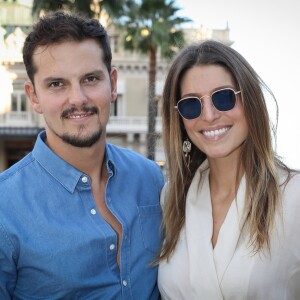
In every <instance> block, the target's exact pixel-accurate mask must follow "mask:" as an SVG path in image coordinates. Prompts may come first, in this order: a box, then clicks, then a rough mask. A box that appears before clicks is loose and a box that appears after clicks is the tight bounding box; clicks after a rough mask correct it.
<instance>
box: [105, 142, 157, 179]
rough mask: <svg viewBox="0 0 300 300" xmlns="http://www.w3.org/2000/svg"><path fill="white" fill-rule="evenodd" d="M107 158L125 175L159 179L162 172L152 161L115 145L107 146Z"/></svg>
mask: <svg viewBox="0 0 300 300" xmlns="http://www.w3.org/2000/svg"><path fill="white" fill-rule="evenodd" d="M107 151H108V153H107V154H108V157H107V159H108V160H110V161H111V162H112V163H113V164H114V165H115V167H116V168H117V169H118V170H119V171H124V172H126V173H130V172H131V173H134V174H135V175H136V174H141V173H142V174H143V175H144V176H146V174H148V175H150V176H155V177H157V176H158V177H161V176H162V171H161V168H160V167H159V165H158V164H157V163H156V162H155V161H153V160H150V159H148V158H147V157H145V156H143V155H142V154H140V153H137V152H135V151H133V150H130V149H126V148H122V147H119V146H116V145H112V144H107Z"/></svg>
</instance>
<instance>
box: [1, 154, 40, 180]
mask: <svg viewBox="0 0 300 300" xmlns="http://www.w3.org/2000/svg"><path fill="white" fill-rule="evenodd" d="M33 161H34V157H33V155H32V152H30V153H29V154H27V155H26V156H25V157H24V158H22V159H21V160H19V161H18V162H16V163H15V164H14V165H12V166H11V167H9V168H8V169H6V170H5V171H3V172H2V173H0V185H1V184H2V183H5V182H6V181H7V180H11V179H13V178H14V177H16V176H21V177H22V176H23V175H22V174H23V172H24V170H25V169H26V168H27V167H28V166H29V165H31V163H32V162H33Z"/></svg>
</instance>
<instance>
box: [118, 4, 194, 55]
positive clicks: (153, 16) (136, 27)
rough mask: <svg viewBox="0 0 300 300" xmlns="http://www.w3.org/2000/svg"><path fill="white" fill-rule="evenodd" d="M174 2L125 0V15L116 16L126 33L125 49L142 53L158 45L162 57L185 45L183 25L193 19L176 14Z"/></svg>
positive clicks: (176, 9)
mask: <svg viewBox="0 0 300 300" xmlns="http://www.w3.org/2000/svg"><path fill="white" fill-rule="evenodd" d="M174 3H175V2H174V0H171V1H168V0H142V1H133V0H129V1H126V5H125V6H124V8H123V10H124V14H123V17H121V18H119V19H117V20H115V23H116V24H117V25H118V26H119V27H120V28H122V32H123V33H124V46H125V49H128V50H137V51H140V52H142V53H148V51H149V49H154V50H158V49H159V50H160V52H161V54H162V56H163V57H167V58H171V57H172V56H173V54H174V52H176V51H177V50H178V49H179V48H181V47H182V46H183V45H184V35H183V32H182V30H181V28H180V25H182V24H183V23H185V22H189V21H190V20H189V19H188V18H183V17H179V16H177V15H176V14H177V12H178V10H179V8H177V7H175V6H174Z"/></svg>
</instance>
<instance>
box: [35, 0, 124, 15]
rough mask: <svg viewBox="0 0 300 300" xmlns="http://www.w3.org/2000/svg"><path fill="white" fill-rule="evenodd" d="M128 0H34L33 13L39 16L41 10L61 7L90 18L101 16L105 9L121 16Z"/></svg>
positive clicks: (52, 9) (48, 10)
mask: <svg viewBox="0 0 300 300" xmlns="http://www.w3.org/2000/svg"><path fill="white" fill-rule="evenodd" d="M125 1H126V0H96V1H94V0H51V1H49V0H33V6H32V14H33V15H36V16H39V15H40V13H41V11H45V12H50V11H55V10H59V9H64V10H69V11H77V12H80V13H81V14H84V15H86V16H87V17H90V18H99V17H100V15H101V12H102V10H103V9H105V10H106V11H107V13H108V14H109V15H114V17H118V16H121V15H122V13H123V5H124V3H125Z"/></svg>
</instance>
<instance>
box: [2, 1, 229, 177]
mask: <svg viewBox="0 0 300 300" xmlns="http://www.w3.org/2000/svg"><path fill="white" fill-rule="evenodd" d="M34 21H35V20H34V19H33V18H32V15H31V6H30V5H28V4H22V3H21V2H19V1H12V0H11V1H9V0H6V1H4V0H0V78H1V80H0V90H1V93H0V172H1V171H3V170H4V169H6V168H8V167H10V166H11V165H12V164H14V163H15V162H16V161H18V160H19V159H21V158H22V157H23V156H24V155H26V154H27V153H28V152H29V151H31V150H32V148H33V145H34V142H35V139H36V136H37V134H38V133H39V132H40V131H41V130H43V128H44V122H43V118H42V116H40V115H38V114H36V113H35V112H34V111H33V109H32V107H31V104H30V103H29V100H28V99H27V97H26V95H25V92H24V83H25V81H26V80H28V78H27V74H26V71H25V68H24V65H23V62H22V46H23V42H24V39H25V38H26V35H27V33H28V32H29V31H30V29H31V26H32V24H33V22H34ZM184 32H185V36H186V40H187V42H188V43H190V42H194V41H196V40H203V39H208V38H213V39H217V40H220V41H222V42H224V43H226V44H229V45H230V44H231V41H230V39H229V28H228V26H227V28H225V29H221V30H211V29H206V28H204V27H201V28H190V29H184ZM108 33H109V35H110V40H111V48H112V54H113V65H114V66H116V67H117V69H118V87H117V88H118V99H117V101H116V102H115V103H114V104H113V105H112V107H111V117H110V121H109V124H108V126H107V139H108V141H109V142H112V143H114V144H117V145H119V146H122V147H126V148H130V149H133V150H135V151H137V152H139V153H141V154H143V155H146V142H147V129H148V123H147V107H148V96H147V93H148V58H147V57H146V56H143V55H141V54H138V53H132V52H127V51H125V50H124V48H123V47H122V41H121V37H120V34H119V33H118V31H117V30H115V29H114V27H113V26H110V27H108ZM168 64H169V62H168V61H165V60H163V59H161V58H160V57H159V58H158V63H157V75H156V76H157V77H156V80H157V81H156V99H157V101H158V116H157V122H156V132H157V134H158V136H160V133H161V118H160V101H159V100H160V98H161V95H162V90H163V84H164V78H165V76H166V73H167V71H168ZM155 158H156V160H157V161H158V162H161V163H162V164H163V163H164V153H163V147H162V141H161V139H160V138H159V139H158V141H157V147H156V155H155Z"/></svg>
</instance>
